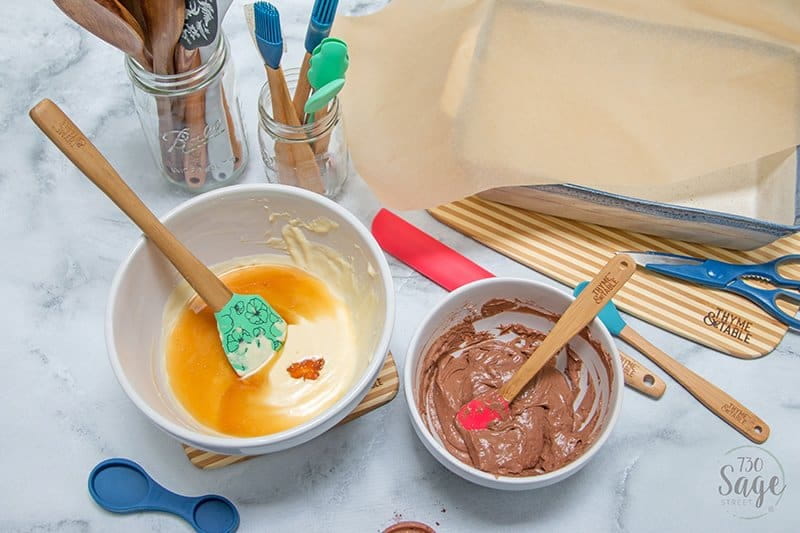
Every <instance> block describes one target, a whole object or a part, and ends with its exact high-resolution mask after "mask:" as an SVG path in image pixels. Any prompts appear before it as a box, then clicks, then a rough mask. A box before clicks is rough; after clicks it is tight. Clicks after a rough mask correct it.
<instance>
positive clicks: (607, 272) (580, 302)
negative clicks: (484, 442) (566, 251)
mask: <svg viewBox="0 0 800 533" xmlns="http://www.w3.org/2000/svg"><path fill="white" fill-rule="evenodd" d="M617 259H619V260H617ZM634 272H636V263H635V262H634V261H633V259H631V258H630V257H628V256H627V255H625V254H617V255H615V256H614V257H612V258H611V260H610V261H609V262H608V263H606V266H604V267H603V269H602V270H601V271H600V272H598V274H597V275H596V276H595V277H594V279H593V280H592V281H591V283H589V286H588V287H586V290H584V291H583V292H582V293H581V294H580V295H579V296H578V297H577V298H576V299H575V301H574V302H572V304H570V306H569V307H568V308H567V310H566V311H565V312H564V314H563V315H561V318H560V319H559V320H558V322H556V324H555V326H553V329H552V330H550V333H548V334H547V336H546V337H545V338H544V340H543V341H542V343H541V344H540V345H539V347H538V348H536V350H535V351H534V352H533V353H532V354H531V356H530V357H529V358H528V360H527V361H525V363H524V364H523V365H522V366H521V367H519V369H518V370H517V371H516V372H515V373H514V375H513V376H511V379H509V380H508V381H507V382H506V383H505V384H503V386H502V387H500V388H499V389H498V390H496V391H492V393H490V394H488V395H485V396H481V397H479V398H475V399H473V400H471V401H469V402H467V403H466V404H465V405H464V406H462V407H461V409H459V411H458V413H457V414H456V420H457V421H458V423H459V424H460V425H461V427H462V428H464V429H466V430H470V431H471V430H479V429H486V427H488V426H489V424H490V423H491V422H492V421H494V420H497V419H499V418H504V417H506V416H508V414H509V412H510V408H509V405H510V404H511V402H512V401H513V400H514V398H516V396H517V394H519V393H520V391H521V390H522V389H523V388H525V386H526V385H527V384H528V382H529V381H530V380H532V379H533V378H534V376H536V374H537V373H538V372H539V370H541V369H542V367H544V365H545V364H547V362H548V361H549V360H550V358H551V357H553V356H554V355H556V354H557V353H558V352H559V350H561V348H563V347H564V346H565V345H566V344H567V343H568V342H569V341H570V340H571V339H572V337H574V336H575V335H577V334H578V333H580V331H581V330H582V329H583V328H585V327H586V326H587V324H589V322H591V321H592V320H593V319H594V317H595V316H597V314H598V313H599V312H600V310H601V309H602V308H603V306H604V305H605V304H606V303H607V302H609V301H610V300H611V297H612V296H614V295H615V294H616V293H617V291H618V290H620V289H621V288H622V286H623V285H624V284H625V282H626V281H628V279H630V277H631V276H632V275H633V273H634Z"/></svg>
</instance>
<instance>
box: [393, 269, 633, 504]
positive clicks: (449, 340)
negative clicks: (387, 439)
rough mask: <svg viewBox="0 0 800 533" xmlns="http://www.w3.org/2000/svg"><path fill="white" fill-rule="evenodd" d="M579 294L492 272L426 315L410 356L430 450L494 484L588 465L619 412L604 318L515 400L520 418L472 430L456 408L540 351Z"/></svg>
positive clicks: (457, 469) (540, 483) (507, 486)
mask: <svg viewBox="0 0 800 533" xmlns="http://www.w3.org/2000/svg"><path fill="white" fill-rule="evenodd" d="M572 301H573V297H572V296H571V295H570V294H568V293H566V292H564V291H560V290H558V289H554V288H552V287H548V286H546V285H543V284H541V283H537V282H534V281H529V280H524V279H513V278H491V279H486V280H481V281H476V282H473V283H471V284H469V285H465V286H464V287H461V288H460V289H458V290H456V291H454V292H452V293H451V294H450V295H448V296H447V297H446V298H445V299H444V300H443V301H442V302H441V303H440V304H439V305H438V306H436V308H434V309H433V310H432V311H431V312H430V314H429V315H428V316H427V317H426V318H425V319H424V320H423V322H422V324H421V326H420V328H419V329H418V331H417V333H416V335H415V336H414V338H413V339H412V341H411V344H410V346H409V349H408V353H407V355H406V361H405V369H404V378H405V379H404V389H405V393H406V399H407V400H408V406H409V411H410V415H411V420H412V424H413V426H414V429H415V431H416V432H417V435H418V436H419V438H420V439H421V440H422V442H423V444H424V445H425V447H426V448H427V449H428V451H430V452H431V454H433V456H434V457H436V458H437V459H438V460H439V462H441V463H442V464H443V465H444V466H445V467H447V468H448V469H449V470H451V471H452V472H454V473H456V474H458V475H459V476H461V477H463V478H464V479H466V480H468V481H471V482H473V483H477V484H479V485H483V486H486V487H491V488H496V489H504V490H525V489H534V488H539V487H544V486H546V485H550V484H552V483H555V482H557V481H560V480H562V479H565V478H567V477H569V476H570V475H572V474H574V473H575V472H577V471H578V470H580V469H581V468H582V467H583V466H584V465H585V464H586V463H587V462H588V461H589V460H591V458H592V457H593V456H594V455H595V454H596V453H597V452H598V450H599V449H600V448H601V447H602V445H603V443H604V442H605V441H606V439H607V438H608V436H609V434H610V432H611V430H612V428H613V427H614V424H615V422H616V420H617V416H618V415H619V411H620V407H621V402H622V389H623V384H624V380H623V371H622V365H621V362H620V356H619V352H618V351H617V348H616V345H615V343H614V341H613V339H612V337H611V335H610V334H609V332H608V330H607V329H606V328H605V326H603V324H602V323H601V322H600V321H599V320H597V319H595V320H594V321H593V322H592V323H591V324H590V325H589V326H588V327H587V328H586V329H585V330H584V331H583V332H581V334H579V335H578V336H576V337H575V338H574V339H572V340H571V341H570V342H569V344H568V345H567V347H565V348H564V349H563V350H562V352H561V353H560V354H558V355H557V356H556V357H554V359H553V360H552V365H548V366H546V367H545V368H543V369H542V370H541V371H540V372H539V374H537V377H536V378H535V379H534V380H533V381H532V382H531V383H530V384H529V386H528V387H526V388H525V389H524V390H523V391H522V392H521V393H520V394H519V395H518V396H517V398H516V399H515V400H514V401H513V402H512V403H511V416H510V417H509V418H507V419H504V420H502V421H501V422H495V423H492V424H491V425H490V427H489V428H488V429H486V430H480V431H478V432H473V431H467V430H464V429H463V428H461V427H460V426H458V425H457V423H456V422H455V420H454V415H455V413H456V412H457V411H458V409H459V407H461V405H463V404H464V403H466V402H467V401H469V400H470V399H471V398H473V397H475V396H477V395H479V394H483V393H485V392H487V391H488V390H489V389H492V388H495V389H496V388H498V387H499V386H500V385H501V384H502V383H504V382H505V381H507V380H508V379H509V378H510V376H511V375H512V374H513V372H514V371H515V370H516V369H517V368H518V367H519V366H521V365H522V363H523V362H524V361H525V360H526V359H527V357H528V356H530V354H531V353H532V352H533V351H535V349H536V347H537V346H538V344H539V342H541V340H542V339H543V338H544V336H545V333H546V332H547V331H549V330H550V328H551V327H552V325H553V323H554V322H555V321H556V320H557V318H558V316H559V315H560V314H561V313H563V312H564V311H565V310H566V308H567V307H568V306H569V304H570V303H571V302H572Z"/></svg>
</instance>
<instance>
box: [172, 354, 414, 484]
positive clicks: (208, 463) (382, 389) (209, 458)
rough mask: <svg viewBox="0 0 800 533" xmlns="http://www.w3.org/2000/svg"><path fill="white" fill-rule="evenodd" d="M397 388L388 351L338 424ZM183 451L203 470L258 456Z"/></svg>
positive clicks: (367, 409) (189, 448) (385, 399)
mask: <svg viewBox="0 0 800 533" xmlns="http://www.w3.org/2000/svg"><path fill="white" fill-rule="evenodd" d="M399 388H400V378H399V376H398V375H397V365H395V362H394V357H392V354H391V352H389V353H388V354H387V355H386V361H384V363H383V368H381V371H380V372H379V373H378V379H376V380H375V383H374V384H373V385H372V388H371V389H370V390H369V392H368V393H367V395H366V396H365V397H364V399H363V400H362V401H361V403H360V404H358V405H357V406H356V408H355V409H354V410H353V412H352V413H350V414H349V415H347V416H346V417H345V418H344V419H343V420H342V421H341V422H339V424H338V425H342V424H346V423H347V422H350V421H351V420H354V419H356V418H358V417H360V416H364V415H365V414H367V413H369V412H370V411H374V410H375V409H377V408H378V407H381V406H382V405H386V404H387V403H389V402H390V401H392V400H393V399H394V397H395V396H397V390H398V389H399ZM183 451H184V452H185V453H186V456H187V457H188V458H189V461H191V463H192V464H193V465H194V466H196V467H197V468H202V469H203V470H211V469H214V468H222V467H223V466H228V465H232V464H235V463H241V462H242V461H247V460H248V459H253V458H255V457H258V456H257V455H223V454H219V453H213V452H207V451H205V450H200V449H198V448H193V447H192V446H188V445H186V444H184V445H183Z"/></svg>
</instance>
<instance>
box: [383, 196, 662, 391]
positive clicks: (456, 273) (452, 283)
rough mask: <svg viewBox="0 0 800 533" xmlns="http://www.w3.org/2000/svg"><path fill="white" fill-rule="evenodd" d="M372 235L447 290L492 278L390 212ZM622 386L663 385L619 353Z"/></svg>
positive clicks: (646, 387) (649, 388)
mask: <svg viewBox="0 0 800 533" xmlns="http://www.w3.org/2000/svg"><path fill="white" fill-rule="evenodd" d="M372 235H374V236H375V239H376V240H377V241H378V244H380V246H381V248H382V249H383V250H384V251H385V252H386V253H388V254H391V255H392V256H394V257H395V258H396V259H399V260H400V261H402V262H403V263H405V264H407V265H408V266H410V267H411V268H413V269H415V270H416V271H417V272H419V273H420V274H422V275H424V276H426V277H427V278H428V279H430V280H431V281H433V282H434V283H438V284H439V286H441V287H442V288H444V289H446V290H448V291H454V290H456V289H457V288H459V287H461V286H463V285H466V284H467V283H471V282H473V281H477V280H479V279H486V278H491V277H494V274H492V273H491V272H489V271H488V270H486V269H485V268H483V267H481V266H479V265H478V264H476V263H474V262H472V261H470V260H469V259H467V258H466V257H464V256H463V255H461V254H460V253H458V252H457V251H455V250H453V249H452V248H450V247H449V246H446V245H445V244H443V243H441V242H439V241H437V240H436V239H434V238H433V237H431V236H430V235H428V234H427V233H425V232H424V231H422V230H421V229H419V228H417V227H416V226H414V225H412V224H410V223H408V222H406V221H405V220H403V219H402V218H400V217H398V216H397V215H395V214H394V213H392V212H391V211H388V210H386V209H381V210H379V211H378V214H377V215H375V218H374V219H372ZM620 356H621V357H622V370H623V373H624V374H625V384H626V385H628V386H629V387H632V388H634V389H636V390H638V391H639V392H641V393H643V394H645V395H647V396H650V397H651V398H660V397H661V396H662V395H663V394H664V390H665V389H666V387H667V384H666V383H664V380H663V379H661V378H660V377H658V376H657V375H655V374H654V373H653V372H651V371H650V369H648V368H647V367H645V366H644V365H642V364H640V363H639V362H638V361H636V360H635V359H633V358H631V357H629V356H627V355H625V354H623V353H620Z"/></svg>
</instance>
